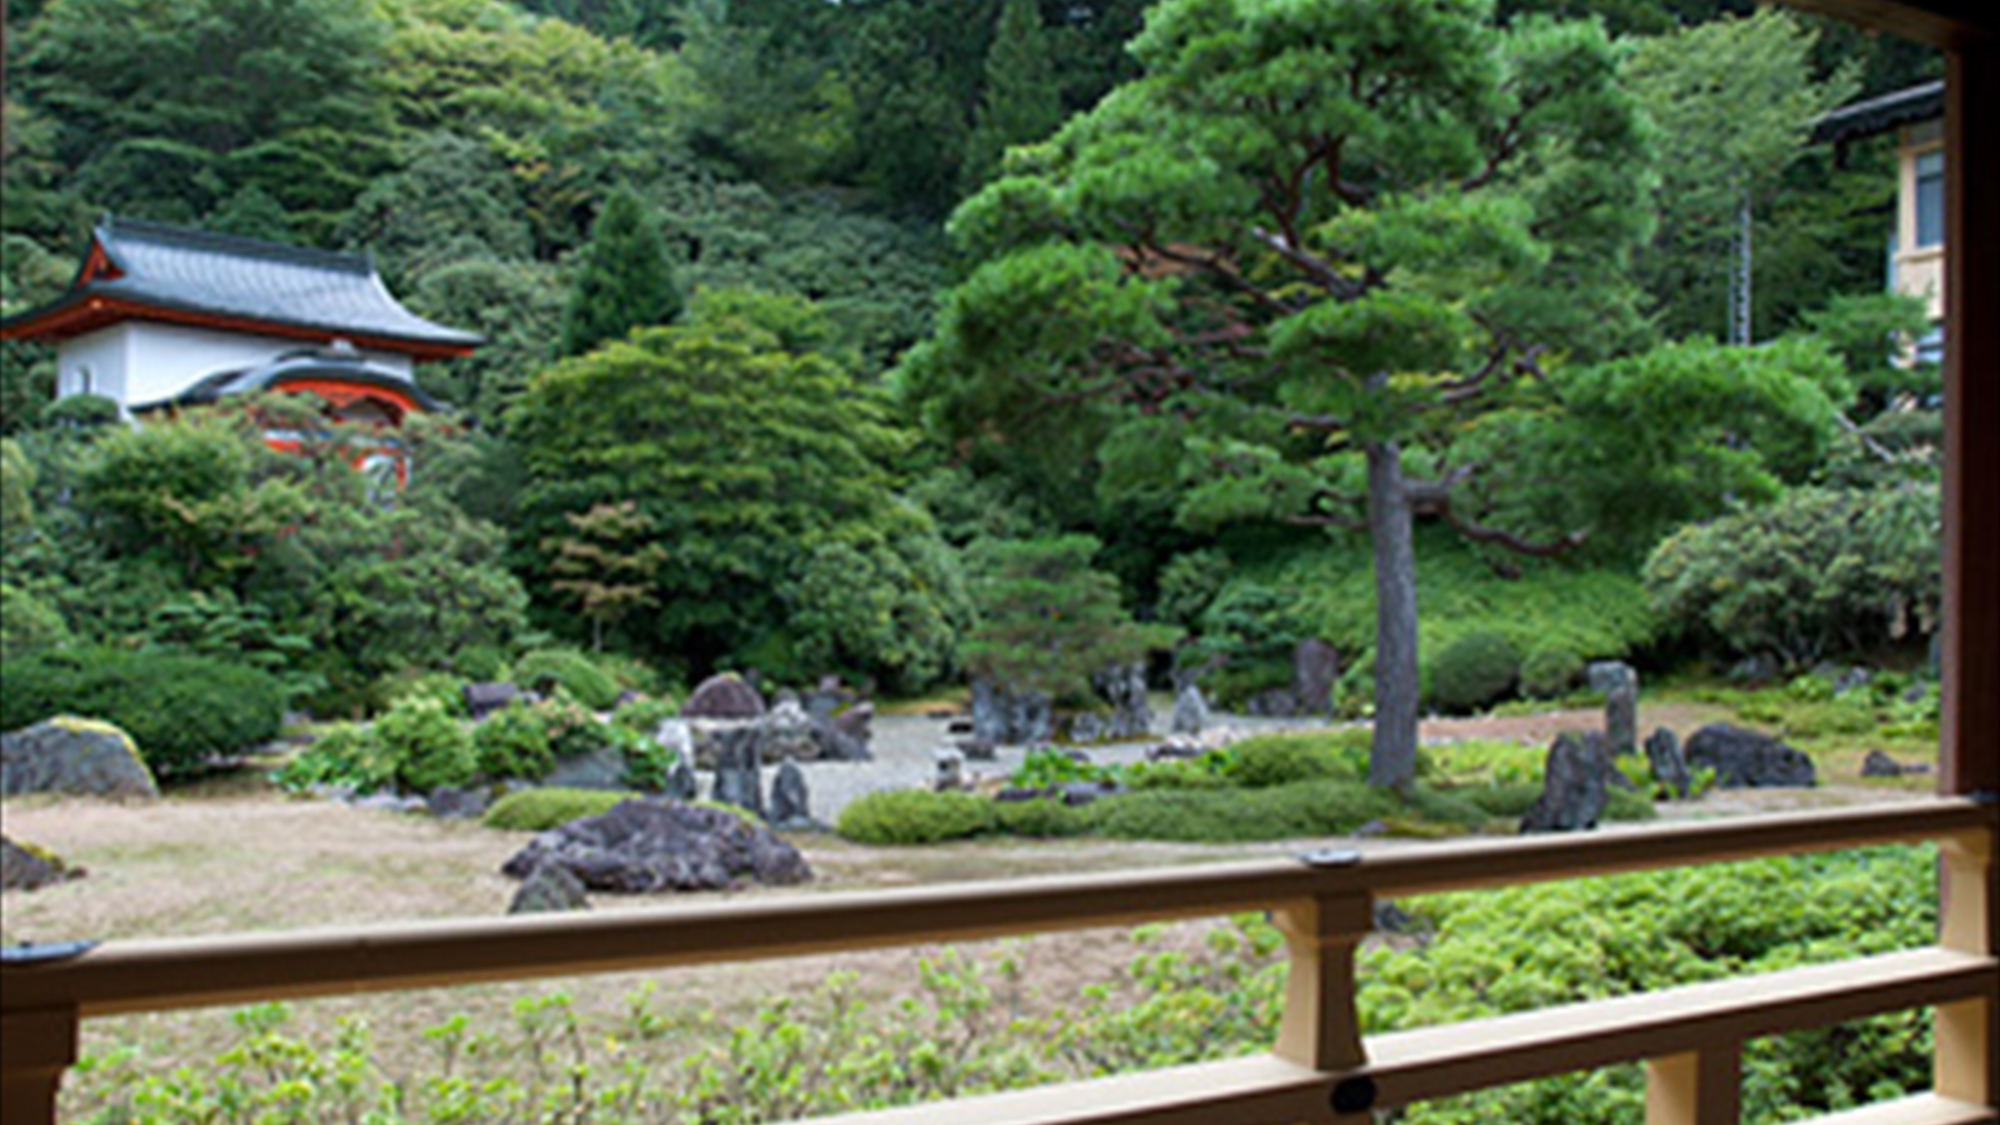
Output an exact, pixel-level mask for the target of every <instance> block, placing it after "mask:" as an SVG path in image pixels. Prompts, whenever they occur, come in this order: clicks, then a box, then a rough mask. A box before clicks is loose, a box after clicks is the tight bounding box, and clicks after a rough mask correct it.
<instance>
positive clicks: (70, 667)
mask: <svg viewBox="0 0 2000 1125" xmlns="http://www.w3.org/2000/svg"><path fill="white" fill-rule="evenodd" d="M0 686H4V690H0V729H4V730H19V729H21V728H22V727H25V726H31V725H33V724H35V723H38V722H41V721H42V720H43V719H46V718H49V717H50V716H52V715H65V714H66V715H76V716H78V717H80V718H87V719H99V720H102V721H104V722H107V723H110V724H112V725H113V726H116V727H119V728H121V729H123V730H124V731H125V732H126V733H127V734H130V735H131V736H132V741H133V742H134V743H135V744H136V745H137V746H138V747H139V755H140V757H142V758H144V759H145V761H146V765H147V766H148V767H149V768H150V769H151V770H152V771H153V774H154V776H156V777H159V778H161V779H163V780H165V779H172V778H175V777H185V776H187V775H189V774H192V773H196V772H199V771H200V770H201V769H202V767H203V765H204V764H205V763H206V762H207V761H208V760H209V759H210V758H215V757H228V756H231V755H234V754H238V753H241V752H242V751H244V750H247V749H249V748H251V747H254V746H257V745H259V744H261V743H265V742H269V741H271V740H272V739H274V738H276V737H278V734H279V732H280V728H281V724H282V722H283V719H284V712H285V697H284V692H283V690H282V689H281V688H280V687H279V684H278V681H277V679H276V678H274V677H272V676H271V675H269V674H268V673H265V672H262V671H259V670H258V669H256V668H250V667H246V666H244V665H241V664H232V663H230V662H228V661H225V660H220V659H217V658H215V657H208V656H187V655H183V654H180V653H164V652H126V651H123V650H121V649H106V648H88V649H63V650H57V651H48V652H40V653H35V654H33V655H30V656H27V657H24V658H21V659H18V660H9V661H7V663H6V667H5V668H4V670H0Z"/></svg>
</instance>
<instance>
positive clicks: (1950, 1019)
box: [1933, 832, 2000, 1106]
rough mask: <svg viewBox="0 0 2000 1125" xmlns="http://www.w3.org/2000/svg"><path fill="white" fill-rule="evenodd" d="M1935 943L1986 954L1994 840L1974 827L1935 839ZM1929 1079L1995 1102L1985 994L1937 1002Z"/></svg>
mask: <svg viewBox="0 0 2000 1125" xmlns="http://www.w3.org/2000/svg"><path fill="white" fill-rule="evenodd" d="M1940 852H1941V862H1940V863H1939V865H1938V866H1939V880H1940V883H1941V886H1940V887H1939V888H1938V892H1939V896H1938V897H1939V901H1940V904H1941V905H1940V909H1941V910H1942V912H1943V916H1942V917H1941V918H1940V919H1939V926H1938V944H1940V945H1942V946H1944V947H1945V948H1946V949H1955V950H1957V951H1959V952H1961V953H1976V954H1980V955H1982V956H1989V957H1990V956H1992V955H1994V953H1995V952H1996V948H1995V945H1994V938H1995V934H1994V932H1993V917H1994V902H1993V877H1994V854H1993V852H1994V840H1993V833H1991V832H1979V833H1974V834H1969V835H1964V836H1956V837H1952V838H1950V839H1947V840H1945V841H1943V842H1942V844H1941V845H1940ZM1936 1020H1937V1024H1936V1032H1937V1034H1936V1040H1937V1048H1936V1050H1937V1055H1936V1058H1935V1062H1934V1067H1935V1074H1934V1083H1933V1084H1934V1085H1935V1087H1936V1089H1937V1092H1938V1093H1940V1094H1942V1095H1944V1096H1945V1097H1948V1098H1953V1099H1956V1100H1958V1101H1962V1102H1970V1103H1971V1104H1973V1105H1983V1106H1992V1105H2000V1034H1996V1031H1995V1028H1996V1024H2000V1012H1996V1011H1995V1010H1994V1004H1993V1002H1992V1001H1990V1000H1983V999H1982V1000H1963V1001H1960V1002H1958V1003H1956V1004H1940V1005H1938V1006H1937V1014H1936Z"/></svg>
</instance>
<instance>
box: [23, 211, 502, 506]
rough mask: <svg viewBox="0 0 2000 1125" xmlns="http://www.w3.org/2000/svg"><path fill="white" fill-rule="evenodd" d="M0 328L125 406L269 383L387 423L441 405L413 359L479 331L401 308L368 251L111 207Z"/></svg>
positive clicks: (454, 352) (459, 350)
mask: <svg viewBox="0 0 2000 1125" xmlns="http://www.w3.org/2000/svg"><path fill="white" fill-rule="evenodd" d="M0 339H8V340H35V341H42V342H46V343H51V344H53V345H55V347H56V367H57V387H56V393H57V396H58V397H68V396H71V395H78V394H95V395H102V396H104V397H107V398H110V399H111V400H112V401H114V402H116V403H117V404H118V406H119V409H120V411H121V412H123V413H124V414H126V415H127V416H128V417H130V416H133V415H141V414H145V413H147V412H150V411H155V410H162V409H172V408H176V407H182V406H189V405H197V404H205V403H212V402H217V401H220V400H222V399H225V398H227V397H229V396H232V395H239V394H252V393H264V392H278V393H287V394H309V395H312V396H314V397H316V398H319V399H320V400H322V401H323V402H325V404H326V409H327V414H328V415H329V416H330V417H333V418H337V419H340V420H342V421H349V422H361V423H365V424H370V425H375V426H379V427H382V428H384V429H391V430H393V429H395V428H397V427H400V426H401V425H402V423H403V421H404V419H406V418H408V417H409V416H410V415H411V414H412V413H419V412H427V411H431V410H435V409H436V408H437V406H438V403H437V402H436V401H435V400H433V399H432V398H431V397H430V396H429V395H427V394H425V393H424V391H423V389H422V388H420V387H419V386H418V385H417V383H416V380H415V377H414V372H415V367H416V365H417V364H418V363H421V362H425V361H430V360H438V359H449V358H453V357H462V356H468V355H471V354H472V351H473V349H474V348H475V347H477V346H478V345H479V344H480V343H482V342H483V340H482V339H481V337H479V336H476V335H474V334H472V333H469V332H461V331H458V330H457V329H453V328H448V327H445V326H444V325H441V324H435V323H433V322H431V321H428V320H425V319H424V318H422V317H420V316H417V315H416V314H414V313H412V312H410V311H409V310H408V309H406V308H404V307H403V306H402V305H401V304H400V303H398V302H397V300H396V298H395V297H394V296H392V295H391V294H390V292H389V290H388V288H387V287H386V286H385V285H383V283H382V279H381V277H380V276H379V275H378V274H377V273H376V272H375V267H374V265H373V263H372V262H370V261H369V260H368V258H366V257H365V256H361V255H354V254H334V253H328V252H325V251H320V250H308V249H302V248H299V247H295V246H285V245H282V244H279V243H274V242H265V241H261V240H258V239H250V238H240V237H237V236H234V235H223V234H215V233H211V232H208V231H200V230H192V229H188V228H184V227H173V226H167V225H165V224H161V223H152V222H143V221H138V220H132V219H114V218H112V217H110V216H106V217H105V218H104V219H103V220H102V221H101V222H100V223H99V224H98V226H97V227H96V228H95V229H94V230H93V231H92V234H91V242H90V248H89V250H88V251H87V252H86V253H85V255H84V259H83V263H82V265H81V266H80V267H79V268H78V270H77V274H76V279H75V280H74V281H72V282H71V283H70V286H69V289H68V290H67V291H66V292H64V293H63V295H62V296H60V297H58V298H56V299H55V300H54V301H51V302H50V303H48V304H46V305H43V306H41V307H39V308H34V309H29V310H27V311H26V312H23V313H20V314H17V315H15V316H12V317H8V318H6V319H5V320H0ZM272 444H273V445H274V446H277V447H279V448H287V447H288V446H289V447H290V448H296V447H297V441H296V435H293V436H292V438H291V439H290V440H288V439H287V438H286V437H285V435H278V434H274V435H272ZM382 448H383V449H385V450H386V449H390V448H393V443H391V442H388V441H386V440H385V442H384V445H383V447H382ZM364 460H370V461H379V460H381V454H380V453H376V454H371V455H370V456H369V457H367V458H364ZM396 471H397V475H398V476H399V477H400V476H401V475H402V468H401V466H400V462H399V463H398V465H397V469H396Z"/></svg>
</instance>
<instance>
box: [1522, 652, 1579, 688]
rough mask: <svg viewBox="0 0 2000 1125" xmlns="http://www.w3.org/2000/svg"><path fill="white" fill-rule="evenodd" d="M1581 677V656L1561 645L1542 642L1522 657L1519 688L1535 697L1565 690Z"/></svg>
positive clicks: (1574, 684) (1573, 685)
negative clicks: (1525, 657)
mask: <svg viewBox="0 0 2000 1125" xmlns="http://www.w3.org/2000/svg"><path fill="white" fill-rule="evenodd" d="M1581 679H1583V657H1581V656H1578V655H1577V654H1576V653H1575V652H1572V651H1571V650H1569V649H1567V648H1564V647H1563V646H1561V645H1542V646H1540V647H1539V648H1536V649H1535V650H1534V651H1533V652H1530V653H1529V654H1528V656H1527V659H1525V660H1523V661H1521V691H1522V693H1523V694H1525V695H1531V696H1534V697H1535V698H1536V699H1554V698H1556V697H1557V696H1560V695H1564V694H1567V693H1568V692H1569V689H1571V688H1573V687H1575V686H1576V684H1577V681H1579V680H1581Z"/></svg>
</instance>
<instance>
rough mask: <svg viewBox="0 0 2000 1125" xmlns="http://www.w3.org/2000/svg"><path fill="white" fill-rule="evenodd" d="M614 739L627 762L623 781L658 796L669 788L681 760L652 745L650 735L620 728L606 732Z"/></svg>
mask: <svg viewBox="0 0 2000 1125" xmlns="http://www.w3.org/2000/svg"><path fill="white" fill-rule="evenodd" d="M606 729H607V730H608V731H609V733H610V735H611V745H613V746H616V747H617V748H618V753H619V755H620V756H621V757H623V758H624V759H625V772H624V774H623V777H622V780H623V781H624V782H625V784H627V785H629V786H631V787H632V788H634V789H643V790H646V791H648V792H658V791H660V790H662V789H665V788H666V787H667V775H669V774H670V773H672V772H673V769H674V767H675V766H676V765H679V764H680V763H679V759H678V758H677V757H676V755H675V754H674V752H673V751H671V750H669V749H667V748H666V747H664V746H662V745H660V744H659V743H657V742H655V741H653V736H652V735H651V734H641V733H640V732H638V731H635V730H627V729H626V728H624V727H621V726H612V727H609V728H606Z"/></svg>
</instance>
